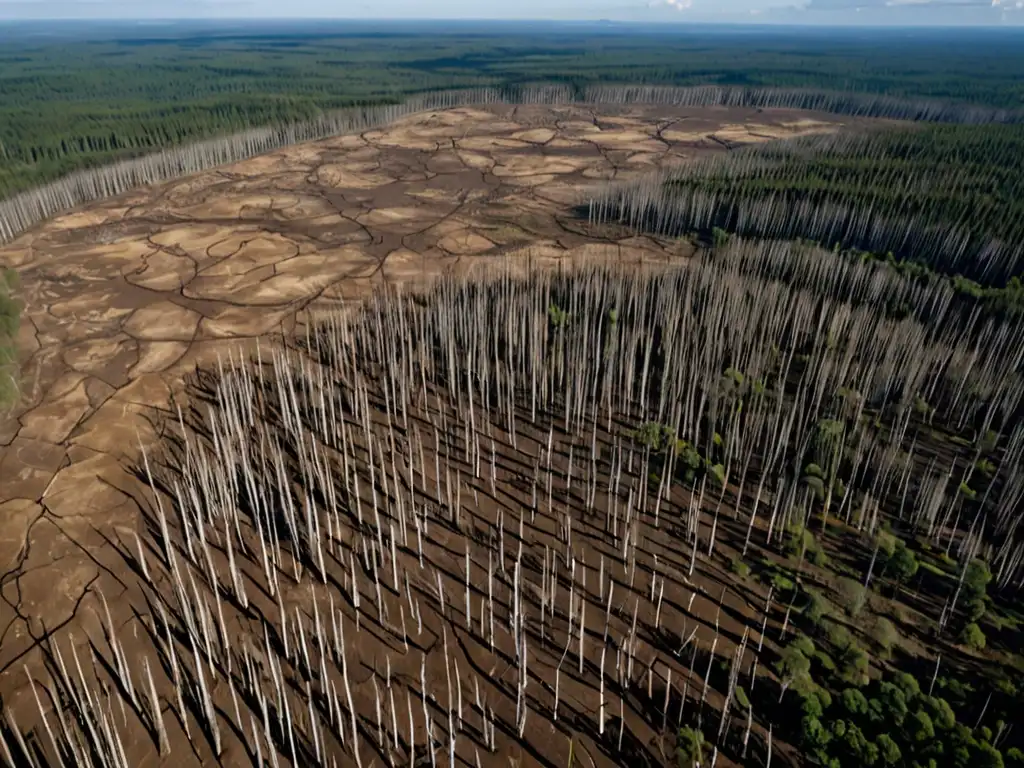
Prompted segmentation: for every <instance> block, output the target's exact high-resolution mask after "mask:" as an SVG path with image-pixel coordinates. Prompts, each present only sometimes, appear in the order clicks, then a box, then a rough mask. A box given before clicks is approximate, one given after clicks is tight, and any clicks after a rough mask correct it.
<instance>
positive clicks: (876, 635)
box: [871, 618, 900, 657]
mask: <svg viewBox="0 0 1024 768" xmlns="http://www.w3.org/2000/svg"><path fill="white" fill-rule="evenodd" d="M871 639H872V640H874V641H875V642H876V643H878V647H879V648H881V649H882V651H883V652H884V653H885V656H886V657H888V656H889V654H890V653H891V652H892V647H893V646H894V645H896V644H897V643H898V642H899V640H900V633H899V631H898V630H897V629H896V627H895V626H893V623H892V622H891V621H889V620H888V619H886V618H878V619H876V620H875V623H874V626H873V627H872V628H871Z"/></svg>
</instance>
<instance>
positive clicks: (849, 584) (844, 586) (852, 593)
mask: <svg viewBox="0 0 1024 768" xmlns="http://www.w3.org/2000/svg"><path fill="white" fill-rule="evenodd" d="M836 591H837V592H838V593H839V599H840V603H841V605H842V606H843V608H844V609H845V610H846V612H847V613H848V614H850V616H854V617H856V616H857V615H858V614H859V613H860V612H861V611H862V610H863V609H864V603H865V602H866V601H867V590H865V589H864V585H863V584H861V583H860V582H859V581H856V580H855V579H851V578H849V577H847V576H843V577H841V578H840V579H839V583H838V584H837V586H836Z"/></svg>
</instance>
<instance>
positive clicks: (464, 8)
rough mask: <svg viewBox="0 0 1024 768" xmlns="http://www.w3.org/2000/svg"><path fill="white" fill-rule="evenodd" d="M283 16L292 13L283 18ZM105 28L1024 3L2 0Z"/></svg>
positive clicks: (684, 17) (1015, 1)
mask: <svg viewBox="0 0 1024 768" xmlns="http://www.w3.org/2000/svg"><path fill="white" fill-rule="evenodd" d="M282 8H284V9H285V11H286V12H284V13H282ZM62 20H66V21H71V20H74V21H83V20H93V21H106V22H111V21H113V22H122V23H124V22H129V23H131V22H136V23H142V24H168V23H172V22H180V21H234V20H252V21H258V20H267V21H270V20H274V21H307V22H308V21H331V22H340V21H359V22H374V23H385V22H398V23H401V22H432V21H464V22H470V23H472V22H490V23H495V22H555V21H557V22H583V23H595V22H606V23H607V24H609V25H610V26H614V24H615V23H629V22H633V23H645V22H646V23H652V24H658V25H661V26H664V25H667V24H672V25H673V26H675V25H676V24H679V25H682V26H688V25H698V24H731V25H735V24H742V25H747V26H753V25H756V26H769V25H787V26H813V27H829V26H857V27H871V28H878V27H966V26H969V27H1018V26H1024V0H589V1H588V0H548V1H545V0H519V2H516V3H514V4H509V3H492V2H489V1H488V0H441V1H440V2H433V3H428V2H425V0H372V2H371V1H370V0H342V2H341V3H338V2H331V1H330V0H293V1H292V2H289V3H287V4H284V5H282V4H280V3H277V2H273V0H175V2H174V3H172V4H168V5H165V4H157V3H154V2H152V0H143V2H132V0H0V23H3V22H11V21H20V22H47V21H62Z"/></svg>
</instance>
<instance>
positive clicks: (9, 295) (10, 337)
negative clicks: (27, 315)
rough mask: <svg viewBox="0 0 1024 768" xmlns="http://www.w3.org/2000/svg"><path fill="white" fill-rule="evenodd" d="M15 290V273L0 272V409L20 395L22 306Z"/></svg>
mask: <svg viewBox="0 0 1024 768" xmlns="http://www.w3.org/2000/svg"><path fill="white" fill-rule="evenodd" d="M17 289H18V275H17V273H15V272H14V270H12V269H3V270H0V409H3V408H7V407H9V406H11V405H13V404H14V403H15V401H17V399H18V396H19V394H20V390H19V387H18V350H17V346H16V340H17V335H18V328H19V327H20V325H21V310H22V305H21V301H20V300H19V299H18V298H17V297H16V296H15V292H16V291H17Z"/></svg>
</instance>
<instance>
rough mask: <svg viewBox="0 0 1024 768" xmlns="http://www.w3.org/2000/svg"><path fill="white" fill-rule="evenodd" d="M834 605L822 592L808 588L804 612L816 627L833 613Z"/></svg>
mask: <svg viewBox="0 0 1024 768" xmlns="http://www.w3.org/2000/svg"><path fill="white" fill-rule="evenodd" d="M831 609H832V606H831V605H830V604H829V602H828V600H826V599H825V598H824V597H823V596H822V595H821V594H820V593H818V592H816V591H814V590H810V589H809V590H807V604H806V605H804V609H803V614H804V616H805V617H806V618H807V620H808V621H809V622H811V624H813V625H814V626H816V627H819V626H821V623H822V622H823V621H824V620H825V618H826V617H827V616H828V615H829V614H830V613H831Z"/></svg>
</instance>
